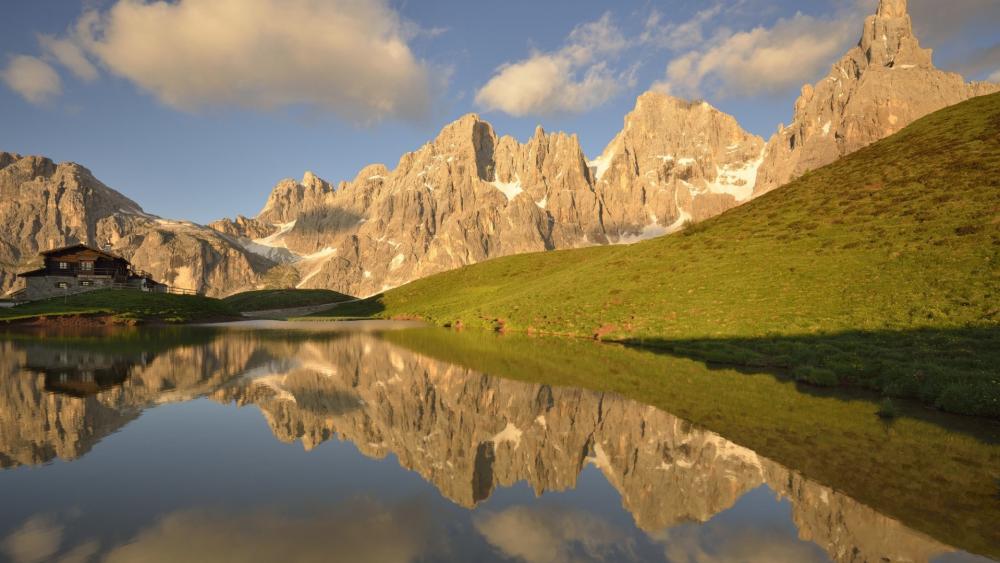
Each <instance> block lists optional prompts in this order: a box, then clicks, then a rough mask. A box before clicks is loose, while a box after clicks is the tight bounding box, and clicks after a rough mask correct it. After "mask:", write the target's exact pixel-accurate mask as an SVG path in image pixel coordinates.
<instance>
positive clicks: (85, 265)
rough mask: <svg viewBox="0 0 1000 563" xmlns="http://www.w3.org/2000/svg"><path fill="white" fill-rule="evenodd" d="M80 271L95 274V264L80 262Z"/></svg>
mask: <svg viewBox="0 0 1000 563" xmlns="http://www.w3.org/2000/svg"><path fill="white" fill-rule="evenodd" d="M80 269H81V270H83V271H85V272H93V271H94V263H93V262H80Z"/></svg>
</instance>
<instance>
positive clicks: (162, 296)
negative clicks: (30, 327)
mask: <svg viewBox="0 0 1000 563" xmlns="http://www.w3.org/2000/svg"><path fill="white" fill-rule="evenodd" d="M67 315H110V316H113V317H117V318H119V319H122V320H139V321H156V322H166V323H187V322H198V321H209V320H219V319H226V318H235V317H238V316H239V313H238V312H237V311H235V310H234V309H233V308H231V307H230V306H229V305H227V304H226V303H225V302H223V301H220V300H218V299H212V298H210V297H201V296H197V295H171V294H166V293H144V292H141V291H125V290H122V291H115V290H110V289H106V290H100V291H92V292H89V293H81V294H77V295H70V296H67V297H65V298H63V297H57V298H54V299H46V300H44V301H35V302H32V303H27V304H24V305H20V306H18V307H14V308H10V309H0V323H2V322H5V321H6V322H10V321H21V320H26V319H32V318H37V317H59V316H67Z"/></svg>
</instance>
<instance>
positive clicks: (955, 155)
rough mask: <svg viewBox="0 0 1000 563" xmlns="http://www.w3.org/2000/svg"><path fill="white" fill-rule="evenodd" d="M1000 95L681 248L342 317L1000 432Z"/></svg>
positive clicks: (432, 281) (467, 285) (860, 156)
mask: <svg viewBox="0 0 1000 563" xmlns="http://www.w3.org/2000/svg"><path fill="white" fill-rule="evenodd" d="M998 254H1000V95H993V96H987V97H982V98H977V99H974V100H971V101H969V102H966V103H963V104H960V105H957V106H954V107H951V108H948V109H945V110H942V111H940V112H938V113H935V114H933V115H930V116H928V117H926V118H924V119H921V120H919V121H918V122H916V123H914V124H913V125H911V126H910V127H908V128H906V129H905V130H903V131H902V132H900V133H898V134H896V135H894V136H892V137H890V138H888V139H886V140H884V141H881V142H879V143H876V144H874V145H872V146H870V147H868V148H866V149H864V150H861V151H858V152H857V153H854V154H853V155H850V156H848V157H846V158H843V159H841V160H840V161H838V162H836V163H834V164H832V165H830V166H827V167H825V168H822V169H820V170H817V171H814V172H811V173H809V174H807V175H805V176H804V177H802V178H800V179H799V180H797V181H795V182H793V183H791V184H789V185H788V186H785V187H783V188H781V189H779V190H776V191H774V192H772V193H770V194H767V195H766V196H764V197H761V198H759V199H757V200H755V201H753V202H750V203H749V204H747V205H744V206H742V207H739V208H737V209H734V210H732V211H730V212H728V213H726V214H724V215H722V216H719V217H717V218H715V219H713V220H710V221H706V222H704V223H701V224H698V225H696V226H693V227H690V228H688V229H687V230H685V231H684V232H683V233H679V234H677V235H673V236H669V237H664V238H660V239H656V240H651V241H647V242H644V243H640V244H636V245H633V246H618V247H598V248H587V249H581V250H573V251H561V252H551V253H542V254H530V255H521V256H514V257H510V258H504V259H499V260H494V261H491V262H487V263H483V264H479V265H476V266H472V267H468V268H464V269H461V270H457V271H453V272H448V273H445V274H441V275H437V276H433V277H430V278H425V279H422V280H419V281H417V282H414V283H411V284H409V285H406V286H404V287H401V288H399V289H396V290H393V291H390V292H388V293H386V294H385V295H381V296H378V297H376V298H373V299H371V300H368V301H365V302H361V303H357V304H348V305H345V306H342V307H338V308H337V310H336V311H335V314H337V315H358V314H362V313H365V314H370V315H377V316H385V317H419V318H423V319H426V320H428V321H430V322H433V323H436V324H449V323H456V322H459V321H460V322H461V323H462V324H463V325H465V326H467V327H489V328H496V329H502V330H516V331H528V332H531V331H537V332H545V333H555V334H566V335H576V336H586V337H591V336H598V337H601V338H605V339H614V340H620V341H626V342H633V343H637V344H642V345H647V346H656V347H660V348H663V349H667V350H670V351H672V352H674V353H680V354H686V355H691V356H693V357H697V358H700V359H705V360H715V361H723V362H727V363H733V364H747V365H754V366H769V367H773V368H776V369H778V370H781V371H783V372H785V371H787V372H788V373H791V374H792V375H793V376H795V377H796V378H797V379H800V380H803V381H807V382H810V383H815V384H819V385H856V386H863V387H868V388H872V389H877V390H880V391H882V392H883V393H885V394H887V395H890V396H898V397H909V398H916V399H920V400H923V401H925V402H927V403H930V404H934V405H937V406H938V407H941V408H943V409H946V410H949V411H952V412H960V413H966V414H977V415H985V416H992V417H1000V373H998V371H1000V370H998V368H997V366H998V365H1000V336H998V328H997V327H998V323H1000V267H998V258H1000V256H998Z"/></svg>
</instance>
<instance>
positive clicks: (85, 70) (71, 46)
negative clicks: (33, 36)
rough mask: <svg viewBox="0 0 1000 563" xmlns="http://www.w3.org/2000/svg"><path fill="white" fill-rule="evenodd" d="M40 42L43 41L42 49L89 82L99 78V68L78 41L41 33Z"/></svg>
mask: <svg viewBox="0 0 1000 563" xmlns="http://www.w3.org/2000/svg"><path fill="white" fill-rule="evenodd" d="M38 42H39V43H41V45H42V49H44V50H45V51H46V52H47V53H49V54H50V55H52V56H53V57H55V59H56V60H57V61H59V63H60V64H62V65H63V66H64V67H66V68H68V69H69V70H70V72H72V73H73V74H75V75H76V76H77V77H79V78H81V79H83V80H86V81H88V82H89V81H93V80H96V79H97V69H96V68H95V67H94V65H93V64H91V62H90V61H89V60H87V56H86V55H84V53H83V49H81V48H80V46H79V45H78V44H77V43H76V42H74V41H72V40H70V39H59V38H56V37H53V36H51V35H39V36H38Z"/></svg>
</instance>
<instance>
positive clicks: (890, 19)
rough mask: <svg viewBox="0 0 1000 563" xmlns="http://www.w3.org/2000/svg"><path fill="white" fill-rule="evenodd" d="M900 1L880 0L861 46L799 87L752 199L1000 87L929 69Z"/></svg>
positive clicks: (926, 52) (924, 51)
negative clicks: (789, 119)
mask: <svg viewBox="0 0 1000 563" xmlns="http://www.w3.org/2000/svg"><path fill="white" fill-rule="evenodd" d="M931 55H932V52H931V50H930V49H924V48H922V47H921V46H920V42H919V40H918V39H917V38H916V36H914V34H913V24H912V21H911V19H910V15H909V12H908V11H907V2H906V0H882V2H881V3H880V5H879V7H878V11H877V12H876V13H875V14H874V15H872V16H869V17H868V18H867V19H866V20H865V25H864V29H863V30H862V33H861V39H860V40H859V41H858V44H857V46H855V47H854V48H852V49H851V50H850V51H848V52H847V54H845V55H844V57H843V58H841V59H840V61H838V62H837V63H836V64H835V65H834V66H833V69H832V70H831V71H830V74H829V75H827V77H826V78H824V79H823V80H822V81H820V82H819V83H817V84H816V85H806V86H804V87H803V88H802V95H801V96H800V97H799V99H798V100H797V101H796V103H795V117H794V120H793V121H792V124H791V125H789V126H788V127H782V128H779V130H778V132H777V133H775V135H774V136H773V137H771V140H770V141H769V142H768V145H767V151H766V156H765V159H764V163H763V165H762V166H761V168H760V171H759V172H758V176H757V181H756V187H755V195H760V194H763V193H765V192H768V191H770V190H773V189H774V188H777V187H779V186H782V185H784V184H786V183H788V182H790V181H791V180H794V179H795V178H797V177H799V176H801V175H802V174H804V173H806V172H808V171H810V170H814V169H816V168H819V167H821V166H825V165H827V164H830V163H831V162H833V161H835V160H837V159H838V158H840V157H842V156H845V155H847V154H850V153H852V152H854V151H856V150H858V149H861V148H863V147H866V146H868V145H870V144H871V143H874V142H875V141H878V140H880V139H883V138H885V137H888V136H889V135H892V134H893V133H896V132H898V131H900V130H901V129H903V128H904V127H906V126H907V125H909V124H910V123H912V122H914V121H915V120H917V119H919V118H921V117H923V116H925V115H927V114H930V113H933V112H935V111H938V110H940V109H942V108H945V107H948V106H950V105H954V104H957V103H959V102H962V101H965V100H967V99H969V98H972V97H975V96H981V95H984V94H989V93H993V92H997V91H1000V85H997V84H988V83H966V82H965V81H964V79H963V78H962V77H961V76H960V75H958V74H955V73H950V72H943V71H941V70H938V69H936V68H935V67H934V64H933V61H932V56H931Z"/></svg>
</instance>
